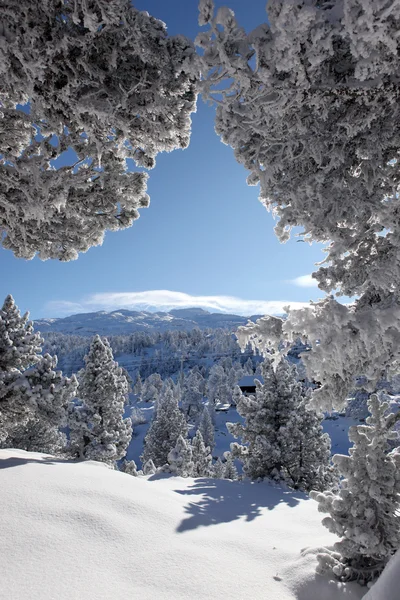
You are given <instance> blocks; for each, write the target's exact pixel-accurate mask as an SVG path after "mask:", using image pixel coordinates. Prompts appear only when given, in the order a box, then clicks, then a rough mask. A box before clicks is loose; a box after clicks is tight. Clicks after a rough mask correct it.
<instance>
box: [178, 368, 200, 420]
mask: <svg viewBox="0 0 400 600" xmlns="http://www.w3.org/2000/svg"><path fill="white" fill-rule="evenodd" d="M202 409H203V395H202V393H201V392H200V390H199V387H198V377H197V376H196V374H195V373H194V372H192V371H191V372H190V373H189V375H188V376H187V378H186V379H185V385H184V388H183V394H182V410H183V412H184V413H185V414H186V415H187V416H188V418H189V419H193V420H196V419H197V418H198V416H199V414H201V412H202Z"/></svg>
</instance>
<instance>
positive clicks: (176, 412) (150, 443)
mask: <svg viewBox="0 0 400 600" xmlns="http://www.w3.org/2000/svg"><path fill="white" fill-rule="evenodd" d="M187 433H188V427H187V424H186V419H185V417H184V415H183V413H182V411H181V410H180V409H179V406H178V400H177V399H176V398H175V397H174V394H173V391H172V389H171V388H170V387H166V388H165V390H164V392H163V393H162V394H161V396H160V397H159V399H158V401H157V410H156V411H155V414H154V417H153V420H152V422H151V424H150V427H149V430H148V432H147V434H146V437H145V439H144V448H143V455H142V456H141V461H142V463H143V464H145V463H147V462H148V461H149V460H150V459H151V460H152V461H153V463H154V464H155V466H156V467H163V466H164V465H165V464H166V463H167V462H168V454H169V452H170V451H171V450H172V449H173V448H175V446H176V443H177V441H178V438H179V436H182V437H183V438H184V439H185V438H186V437H187Z"/></svg>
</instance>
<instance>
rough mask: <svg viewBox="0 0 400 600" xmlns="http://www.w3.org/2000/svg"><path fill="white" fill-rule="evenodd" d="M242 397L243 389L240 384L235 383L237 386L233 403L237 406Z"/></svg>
mask: <svg viewBox="0 0 400 600" xmlns="http://www.w3.org/2000/svg"><path fill="white" fill-rule="evenodd" d="M241 397H242V390H241V389H240V387H239V386H238V385H235V387H234V388H233V394H232V400H231V405H232V406H237V404H238V402H239V400H240V399H241Z"/></svg>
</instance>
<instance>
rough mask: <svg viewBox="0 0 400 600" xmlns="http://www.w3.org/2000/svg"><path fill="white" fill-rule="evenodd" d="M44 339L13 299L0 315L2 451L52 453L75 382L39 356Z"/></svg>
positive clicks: (52, 360)
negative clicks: (22, 450) (5, 447)
mask: <svg viewBox="0 0 400 600" xmlns="http://www.w3.org/2000/svg"><path fill="white" fill-rule="evenodd" d="M42 342H43V340H42V339H41V337H40V334H39V333H35V332H34V330H33V325H32V323H31V322H30V321H29V314H28V313H26V314H25V315H24V316H21V314H20V311H19V309H18V307H17V306H16V304H15V302H14V299H13V297H12V296H7V298H6V299H5V301H4V304H3V307H2V309H1V310H0V441H1V444H2V445H3V446H13V447H17V448H21V449H26V450H39V451H45V452H56V451H58V450H59V449H60V448H61V446H62V445H63V439H62V436H60V434H59V428H60V427H62V426H64V425H65V422H66V407H67V405H68V402H69V401H70V400H71V398H72V397H73V396H74V395H75V392H76V388H77V382H76V379H75V377H72V378H71V379H68V378H67V377H64V376H63V375H62V373H61V371H57V370H56V367H57V357H55V356H54V357H53V356H50V355H49V354H45V355H44V356H41V354H40V353H41V345H42Z"/></svg>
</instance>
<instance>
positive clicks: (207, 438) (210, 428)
mask: <svg viewBox="0 0 400 600" xmlns="http://www.w3.org/2000/svg"><path fill="white" fill-rule="evenodd" d="M199 431H200V433H201V435H202V437H203V441H204V444H205V445H206V446H208V447H209V448H210V452H211V453H212V451H213V449H214V446H215V440H214V425H213V423H212V420H211V415H210V411H209V410H208V406H205V407H204V408H203V412H202V413H201V417H200V422H199Z"/></svg>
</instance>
